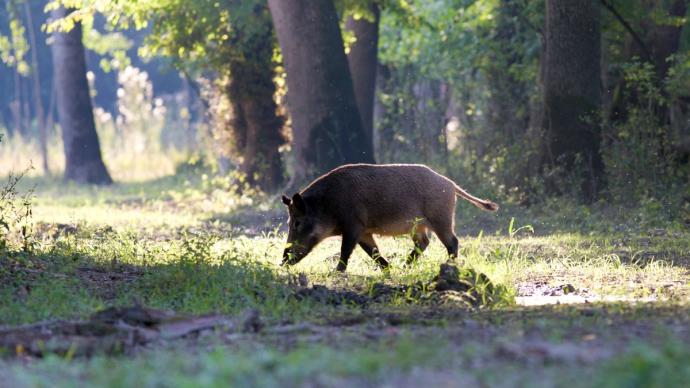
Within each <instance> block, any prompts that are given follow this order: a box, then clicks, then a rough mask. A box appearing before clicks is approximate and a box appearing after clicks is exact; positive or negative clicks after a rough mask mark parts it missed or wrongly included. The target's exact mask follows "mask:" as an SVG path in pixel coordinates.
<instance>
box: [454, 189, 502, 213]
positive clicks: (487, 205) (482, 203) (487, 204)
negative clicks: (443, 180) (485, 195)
mask: <svg viewBox="0 0 690 388" xmlns="http://www.w3.org/2000/svg"><path fill="white" fill-rule="evenodd" d="M455 194H456V195H458V196H460V197H463V198H465V199H466V200H468V201H469V202H470V203H472V205H474V206H476V207H478V208H480V209H482V210H486V211H490V212H495V211H496V210H498V205H497V204H496V203H494V202H491V201H489V200H486V199H481V198H477V197H475V196H474V195H472V194H470V193H468V192H467V191H465V190H463V188H462V187H460V186H458V185H455Z"/></svg>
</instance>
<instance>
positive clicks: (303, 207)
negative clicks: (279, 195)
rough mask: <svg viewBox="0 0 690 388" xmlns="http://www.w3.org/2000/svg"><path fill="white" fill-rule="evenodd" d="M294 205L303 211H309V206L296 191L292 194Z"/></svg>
mask: <svg viewBox="0 0 690 388" xmlns="http://www.w3.org/2000/svg"><path fill="white" fill-rule="evenodd" d="M292 205H293V206H294V207H295V209H297V210H299V211H300V212H302V213H306V212H307V206H306V205H305V204H304V199H303V198H302V196H301V195H299V193H295V195H293V196H292Z"/></svg>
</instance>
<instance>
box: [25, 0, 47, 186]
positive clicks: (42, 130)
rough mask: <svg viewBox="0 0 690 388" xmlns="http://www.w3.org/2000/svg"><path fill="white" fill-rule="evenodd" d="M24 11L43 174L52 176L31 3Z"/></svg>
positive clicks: (26, 3)
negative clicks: (29, 44) (29, 47)
mask: <svg viewBox="0 0 690 388" xmlns="http://www.w3.org/2000/svg"><path fill="white" fill-rule="evenodd" d="M24 11H25V13H26V20H27V22H28V26H27V27H28V28H27V30H28V31H29V42H30V43H31V78H32V80H33V87H34V103H35V104H36V118H37V122H38V143H39V145H40V148H41V158H42V165H43V173H45V174H46V175H50V167H49V166H48V134H47V131H46V117H45V115H44V111H43V98H42V97H41V80H40V75H39V70H40V69H39V67H38V54H37V53H36V52H37V51H38V44H36V34H35V33H34V23H33V18H32V17H31V8H30V7H29V3H28V2H25V3H24Z"/></svg>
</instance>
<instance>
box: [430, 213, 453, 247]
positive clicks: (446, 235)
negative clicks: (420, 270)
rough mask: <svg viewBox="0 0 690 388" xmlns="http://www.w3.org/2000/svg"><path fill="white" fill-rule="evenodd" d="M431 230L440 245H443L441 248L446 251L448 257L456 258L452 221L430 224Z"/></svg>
mask: <svg viewBox="0 0 690 388" xmlns="http://www.w3.org/2000/svg"><path fill="white" fill-rule="evenodd" d="M451 214H452V213H451ZM451 217H452V215H451ZM432 228H433V230H434V233H436V235H437V236H438V239H439V240H441V243H443V246H445V247H446V249H447V250H448V255H449V256H450V257H451V258H455V257H457V256H458V238H457V237H456V236H455V233H453V220H452V219H451V220H450V221H447V220H442V221H440V222H435V223H434V224H432Z"/></svg>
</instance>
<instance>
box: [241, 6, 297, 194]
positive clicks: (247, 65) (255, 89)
mask: <svg viewBox="0 0 690 388" xmlns="http://www.w3.org/2000/svg"><path fill="white" fill-rule="evenodd" d="M253 12H254V15H253V16H254V17H253V20H254V22H253V23H254V28H253V29H252V30H251V31H247V32H245V34H246V35H244V36H243V39H242V42H230V44H234V45H235V46H236V47H237V49H238V50H241V52H242V55H241V59H239V60H237V59H232V60H230V62H229V68H230V83H229V87H228V96H229V99H230V101H231V102H232V106H233V111H234V119H233V122H232V123H231V127H232V128H231V130H232V132H233V140H234V141H235V144H233V148H235V151H236V153H237V154H238V155H239V156H240V157H241V163H240V172H241V173H243V174H244V175H245V177H246V179H247V183H249V184H250V185H252V186H258V187H259V188H261V189H262V190H264V191H274V190H276V189H278V188H279V187H280V186H281V185H282V184H283V178H284V175H283V164H282V162H281V159H280V152H279V147H280V146H281V145H283V144H284V143H285V138H284V136H283V133H282V129H283V124H284V122H283V118H282V117H281V116H279V114H278V106H277V105H276V102H275V100H274V99H273V96H274V95H275V93H276V86H275V84H274V83H273V76H274V69H273V68H274V66H273V62H272V56H273V47H274V38H273V26H272V25H271V17H270V15H269V11H268V9H266V7H265V5H264V6H261V5H260V2H259V3H258V4H257V6H256V7H254V10H253Z"/></svg>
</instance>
